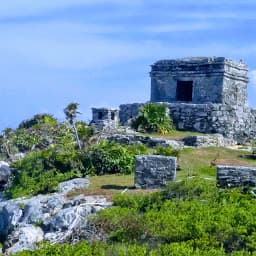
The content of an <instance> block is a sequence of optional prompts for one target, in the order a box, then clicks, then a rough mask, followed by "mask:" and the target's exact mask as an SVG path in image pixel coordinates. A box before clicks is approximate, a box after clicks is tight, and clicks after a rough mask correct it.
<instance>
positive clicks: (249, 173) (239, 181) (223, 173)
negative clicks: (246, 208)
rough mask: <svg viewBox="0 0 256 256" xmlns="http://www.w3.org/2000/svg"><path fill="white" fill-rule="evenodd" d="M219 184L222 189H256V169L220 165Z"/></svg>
mask: <svg viewBox="0 0 256 256" xmlns="http://www.w3.org/2000/svg"><path fill="white" fill-rule="evenodd" d="M217 183H218V184H219V186H220V187H240V186H252V187H256V167H245V166H226V165H218V166H217Z"/></svg>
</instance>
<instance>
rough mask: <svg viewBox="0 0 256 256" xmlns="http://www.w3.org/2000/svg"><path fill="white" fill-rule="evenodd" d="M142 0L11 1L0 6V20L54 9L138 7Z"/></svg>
mask: <svg viewBox="0 0 256 256" xmlns="http://www.w3.org/2000/svg"><path fill="white" fill-rule="evenodd" d="M142 2H143V0H132V1H129V0H38V1H36V0H11V1H2V2H1V4H0V18H9V17H17V16H27V15H36V14H40V13H44V12H48V11H51V10H55V9H61V8H69V7H73V6H80V5H99V4H109V5H110V4H116V5H121V6H122V5H128V6H133V5H138V4H141V3H142Z"/></svg>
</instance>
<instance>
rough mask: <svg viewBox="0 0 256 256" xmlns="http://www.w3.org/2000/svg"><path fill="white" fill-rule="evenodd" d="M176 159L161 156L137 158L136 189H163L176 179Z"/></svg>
mask: <svg viewBox="0 0 256 256" xmlns="http://www.w3.org/2000/svg"><path fill="white" fill-rule="evenodd" d="M176 161H177V159H176V157H168V156H159V155H140V156H136V161H135V178H134V183H135V187H136V188H144V189H156V188H162V187H163V186H165V185H166V182H167V181H171V180H175V178H176Z"/></svg>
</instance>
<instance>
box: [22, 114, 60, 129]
mask: <svg viewBox="0 0 256 256" xmlns="http://www.w3.org/2000/svg"><path fill="white" fill-rule="evenodd" d="M42 124H50V125H56V124H57V119H56V118H54V117H53V116H52V115H50V114H37V115H35V116H33V117H32V118H31V119H28V120H25V121H22V122H21V123H20V124H19V127H18V128H19V129H29V128H31V127H33V126H35V125H42Z"/></svg>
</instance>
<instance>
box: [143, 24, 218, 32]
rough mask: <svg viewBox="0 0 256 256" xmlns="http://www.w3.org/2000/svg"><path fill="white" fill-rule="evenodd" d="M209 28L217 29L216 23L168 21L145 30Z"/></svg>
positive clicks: (169, 30)
mask: <svg viewBox="0 0 256 256" xmlns="http://www.w3.org/2000/svg"><path fill="white" fill-rule="evenodd" d="M209 29H216V24H214V23H206V22H186V23H184V22H180V23H179V22H176V23H173V24H170V23H168V24H157V25H151V26H147V27H146V28H145V31H146V32H150V33H168V32H184V31H196V30H209Z"/></svg>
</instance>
